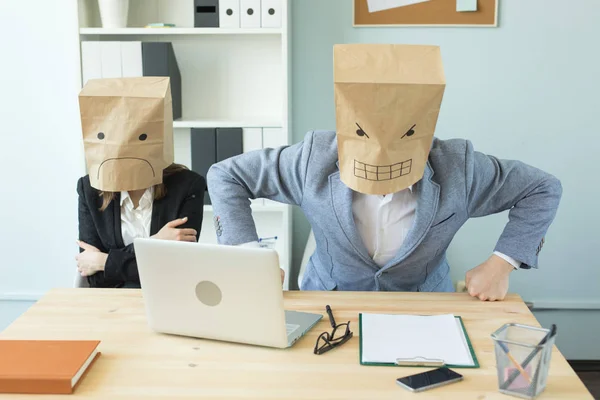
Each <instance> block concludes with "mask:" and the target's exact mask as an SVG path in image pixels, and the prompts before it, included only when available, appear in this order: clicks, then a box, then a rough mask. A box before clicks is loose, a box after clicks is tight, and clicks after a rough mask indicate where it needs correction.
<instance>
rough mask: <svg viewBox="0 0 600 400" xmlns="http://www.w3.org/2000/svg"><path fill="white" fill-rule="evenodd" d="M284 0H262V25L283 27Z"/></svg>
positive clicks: (264, 26) (265, 26)
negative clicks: (282, 8) (282, 6)
mask: <svg viewBox="0 0 600 400" xmlns="http://www.w3.org/2000/svg"><path fill="white" fill-rule="evenodd" d="M281 2H282V0H261V4H260V8H261V26H262V27H263V28H281Z"/></svg>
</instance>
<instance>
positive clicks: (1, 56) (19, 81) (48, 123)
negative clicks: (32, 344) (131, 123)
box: [0, 0, 85, 307]
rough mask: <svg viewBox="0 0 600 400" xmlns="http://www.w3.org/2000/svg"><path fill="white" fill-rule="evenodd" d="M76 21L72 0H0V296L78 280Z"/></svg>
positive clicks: (21, 294) (80, 162)
mask: <svg viewBox="0 0 600 400" xmlns="http://www.w3.org/2000/svg"><path fill="white" fill-rule="evenodd" d="M77 26H78V25H77V2H76V1H74V0H52V1H37V0H36V1H35V2H31V1H23V0H2V1H0V37H2V44H1V45H0V60H1V62H0V121H2V123H1V125H0V135H1V136H0V170H2V184H1V185H0V187H1V190H2V196H1V197H0V250H1V254H2V262H1V263H0V299H8V298H15V297H16V298H20V299H23V298H28V297H32V296H33V297H34V296H35V295H38V294H40V293H43V292H44V291H45V290H47V289H49V288H51V287H61V286H62V287H64V286H71V284H72V280H73V271H74V270H75V260H74V257H75V255H76V254H77V251H78V249H77V246H76V244H75V240H76V239H77V192H76V184H77V179H78V178H79V177H80V176H82V175H83V174H84V171H85V169H84V161H83V160H84V159H83V152H82V144H81V139H80V135H81V133H80V132H81V131H80V126H79V115H78V113H79V108H78V103H77V95H78V92H79V89H80V70H79V43H78V36H77V29H78V28H77ZM0 307H7V306H6V305H4V306H3V305H2V304H0Z"/></svg>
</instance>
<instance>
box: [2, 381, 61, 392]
mask: <svg viewBox="0 0 600 400" xmlns="http://www.w3.org/2000/svg"><path fill="white" fill-rule="evenodd" d="M72 392H73V388H72V387H71V380H70V379H68V378H66V379H31V378H22V379H20V378H12V379H2V378H0V393H11V394H71V393H72Z"/></svg>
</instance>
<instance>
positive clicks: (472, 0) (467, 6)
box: [456, 0, 477, 12]
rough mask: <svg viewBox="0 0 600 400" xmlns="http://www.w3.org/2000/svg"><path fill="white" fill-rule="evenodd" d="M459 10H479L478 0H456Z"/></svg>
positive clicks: (457, 9)
mask: <svg viewBox="0 0 600 400" xmlns="http://www.w3.org/2000/svg"><path fill="white" fill-rule="evenodd" d="M456 11H457V12H472V11H477V0H456Z"/></svg>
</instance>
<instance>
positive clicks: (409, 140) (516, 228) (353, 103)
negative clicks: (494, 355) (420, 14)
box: [208, 44, 562, 300]
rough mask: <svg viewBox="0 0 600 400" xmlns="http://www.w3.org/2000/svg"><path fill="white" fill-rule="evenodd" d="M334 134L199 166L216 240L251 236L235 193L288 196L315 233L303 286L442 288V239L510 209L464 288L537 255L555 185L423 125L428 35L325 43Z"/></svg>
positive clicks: (436, 60)
mask: <svg viewBox="0 0 600 400" xmlns="http://www.w3.org/2000/svg"><path fill="white" fill-rule="evenodd" d="M334 81H335V83H334V92H335V105H336V123H337V133H336V132H327V131H315V132H309V133H308V134H307V135H306V136H305V138H304V140H303V141H302V142H300V143H298V144H295V145H292V146H284V147H281V148H278V149H265V150H262V151H256V152H252V153H248V154H243V155H241V156H239V157H235V158H233V159H229V160H226V161H224V162H221V163H218V164H216V165H215V166H213V167H212V168H211V170H210V171H209V173H208V185H209V187H210V188H211V199H212V201H213V207H214V210H215V215H216V218H218V229H217V236H218V238H219V241H220V242H221V243H224V244H232V245H239V244H244V245H252V244H253V243H255V241H256V240H257V234H256V229H255V226H254V222H253V220H252V216H251V211H250V207H249V201H248V198H261V197H264V198H269V199H272V200H275V201H280V202H283V203H288V204H295V205H298V206H300V207H301V208H302V210H303V211H304V214H305V215H306V217H307V218H308V220H309V222H310V224H311V226H312V229H313V232H314V235H315V241H316V244H317V246H316V250H315V252H314V254H313V255H312V257H311V258H310V261H309V263H308V265H307V266H306V271H305V273H304V276H303V281H302V284H301V289H304V290H354V291H368V290H379V291H425V292H434V291H438V292H439V291H453V290H454V289H453V285H452V282H451V280H450V274H449V265H448V262H447V260H446V250H447V248H448V246H449V244H450V242H451V241H452V238H453V237H454V235H455V234H456V232H457V231H458V230H459V228H460V227H461V226H462V225H463V224H464V223H465V222H466V221H467V220H468V219H469V218H472V217H480V216H484V215H490V214H495V213H498V212H501V211H504V210H510V220H509V222H508V223H507V225H506V227H505V229H504V232H503V233H502V235H501V237H500V239H499V241H498V242H497V245H496V248H495V250H494V252H493V254H492V255H491V256H490V258H489V259H487V260H485V261H484V262H483V263H482V264H480V265H479V266H477V267H475V268H473V269H472V270H470V271H469V272H468V273H467V275H466V284H467V289H468V291H469V293H470V294H471V295H472V296H474V297H478V298H479V299H481V300H502V299H503V298H504V297H505V295H506V293H507V291H508V282H509V274H510V273H511V271H513V270H514V269H518V268H525V269H527V268H531V267H537V263H538V254H539V252H540V250H541V248H542V245H543V242H544V236H545V234H546V232H547V230H548V228H549V226H550V224H551V223H552V221H553V219H554V216H555V213H556V210H557V207H558V204H559V201H560V197H561V193H562V189H561V184H560V182H559V181H558V180H557V179H556V178H555V177H553V176H552V175H550V174H547V173H545V172H543V171H541V170H539V169H537V168H534V167H531V166H529V165H526V164H524V163H522V162H519V161H508V160H499V159H497V158H495V157H493V156H489V155H485V154H482V153H480V152H476V151H475V150H474V149H473V146H472V144H471V143H470V142H469V141H467V140H461V139H453V140H446V141H444V140H439V139H437V138H434V133H435V127H436V123H437V119H438V114H439V110H440V105H441V102H442V97H443V93H444V89H445V78H444V72H443V67H442V62H441V55H440V49H439V48H438V47H436V46H406V45H382V44H351V45H336V46H335V47H334Z"/></svg>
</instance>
